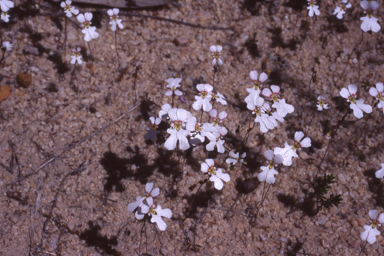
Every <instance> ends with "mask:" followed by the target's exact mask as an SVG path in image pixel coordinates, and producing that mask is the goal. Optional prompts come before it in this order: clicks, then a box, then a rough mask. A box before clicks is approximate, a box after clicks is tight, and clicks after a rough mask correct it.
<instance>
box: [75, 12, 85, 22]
mask: <svg viewBox="0 0 384 256" xmlns="http://www.w3.org/2000/svg"><path fill="white" fill-rule="evenodd" d="M76 18H77V20H78V21H79V22H80V23H83V22H84V21H85V18H84V14H82V13H80V14H79V15H77V16H76Z"/></svg>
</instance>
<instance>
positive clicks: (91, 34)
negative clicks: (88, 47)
mask: <svg viewBox="0 0 384 256" xmlns="http://www.w3.org/2000/svg"><path fill="white" fill-rule="evenodd" d="M92 17H93V15H92V13H90V12H86V13H84V14H82V13H81V14H79V15H77V17H76V18H77V20H78V21H79V22H80V23H82V26H83V27H84V29H83V30H81V32H83V34H84V40H85V41H86V42H89V41H91V40H92V39H95V38H97V37H99V33H97V32H96V27H94V26H91V23H92V22H91V20H92Z"/></svg>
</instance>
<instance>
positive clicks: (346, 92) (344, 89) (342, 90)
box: [340, 88, 351, 99]
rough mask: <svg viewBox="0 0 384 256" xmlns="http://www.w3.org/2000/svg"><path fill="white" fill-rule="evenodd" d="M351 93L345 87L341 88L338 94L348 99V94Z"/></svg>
mask: <svg viewBox="0 0 384 256" xmlns="http://www.w3.org/2000/svg"><path fill="white" fill-rule="evenodd" d="M350 95H351V94H350V93H349V91H348V90H347V89H346V88H343V89H341V90H340V96H341V97H343V98H345V99H348V97H349V96H350Z"/></svg>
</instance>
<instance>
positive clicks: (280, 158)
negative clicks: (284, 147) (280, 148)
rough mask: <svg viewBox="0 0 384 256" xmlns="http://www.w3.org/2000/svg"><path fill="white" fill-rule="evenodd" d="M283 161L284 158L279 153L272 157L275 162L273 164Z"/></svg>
mask: <svg viewBox="0 0 384 256" xmlns="http://www.w3.org/2000/svg"><path fill="white" fill-rule="evenodd" d="M283 161H284V159H283V157H282V156H281V155H275V158H274V159H273V162H275V164H281V163H282V162H283Z"/></svg>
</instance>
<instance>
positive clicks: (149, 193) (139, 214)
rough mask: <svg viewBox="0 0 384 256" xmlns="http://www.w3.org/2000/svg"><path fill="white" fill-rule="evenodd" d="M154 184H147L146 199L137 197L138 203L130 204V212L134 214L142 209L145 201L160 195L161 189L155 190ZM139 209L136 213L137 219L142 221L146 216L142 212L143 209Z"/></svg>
mask: <svg viewBox="0 0 384 256" xmlns="http://www.w3.org/2000/svg"><path fill="white" fill-rule="evenodd" d="M152 189H153V183H152V182H150V183H147V184H146V185H145V196H144V197H141V196H137V197H136V202H133V203H130V204H128V208H127V209H128V211H129V212H133V211H134V210H135V209H137V208H138V207H140V208H141V206H142V205H143V201H144V200H145V199H146V198H148V197H156V196H158V195H159V194H160V189H159V188H155V189H153V190H152ZM140 208H139V209H138V210H137V211H136V213H135V216H136V218H137V219H139V220H141V219H142V218H144V214H142V212H141V209H140Z"/></svg>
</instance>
